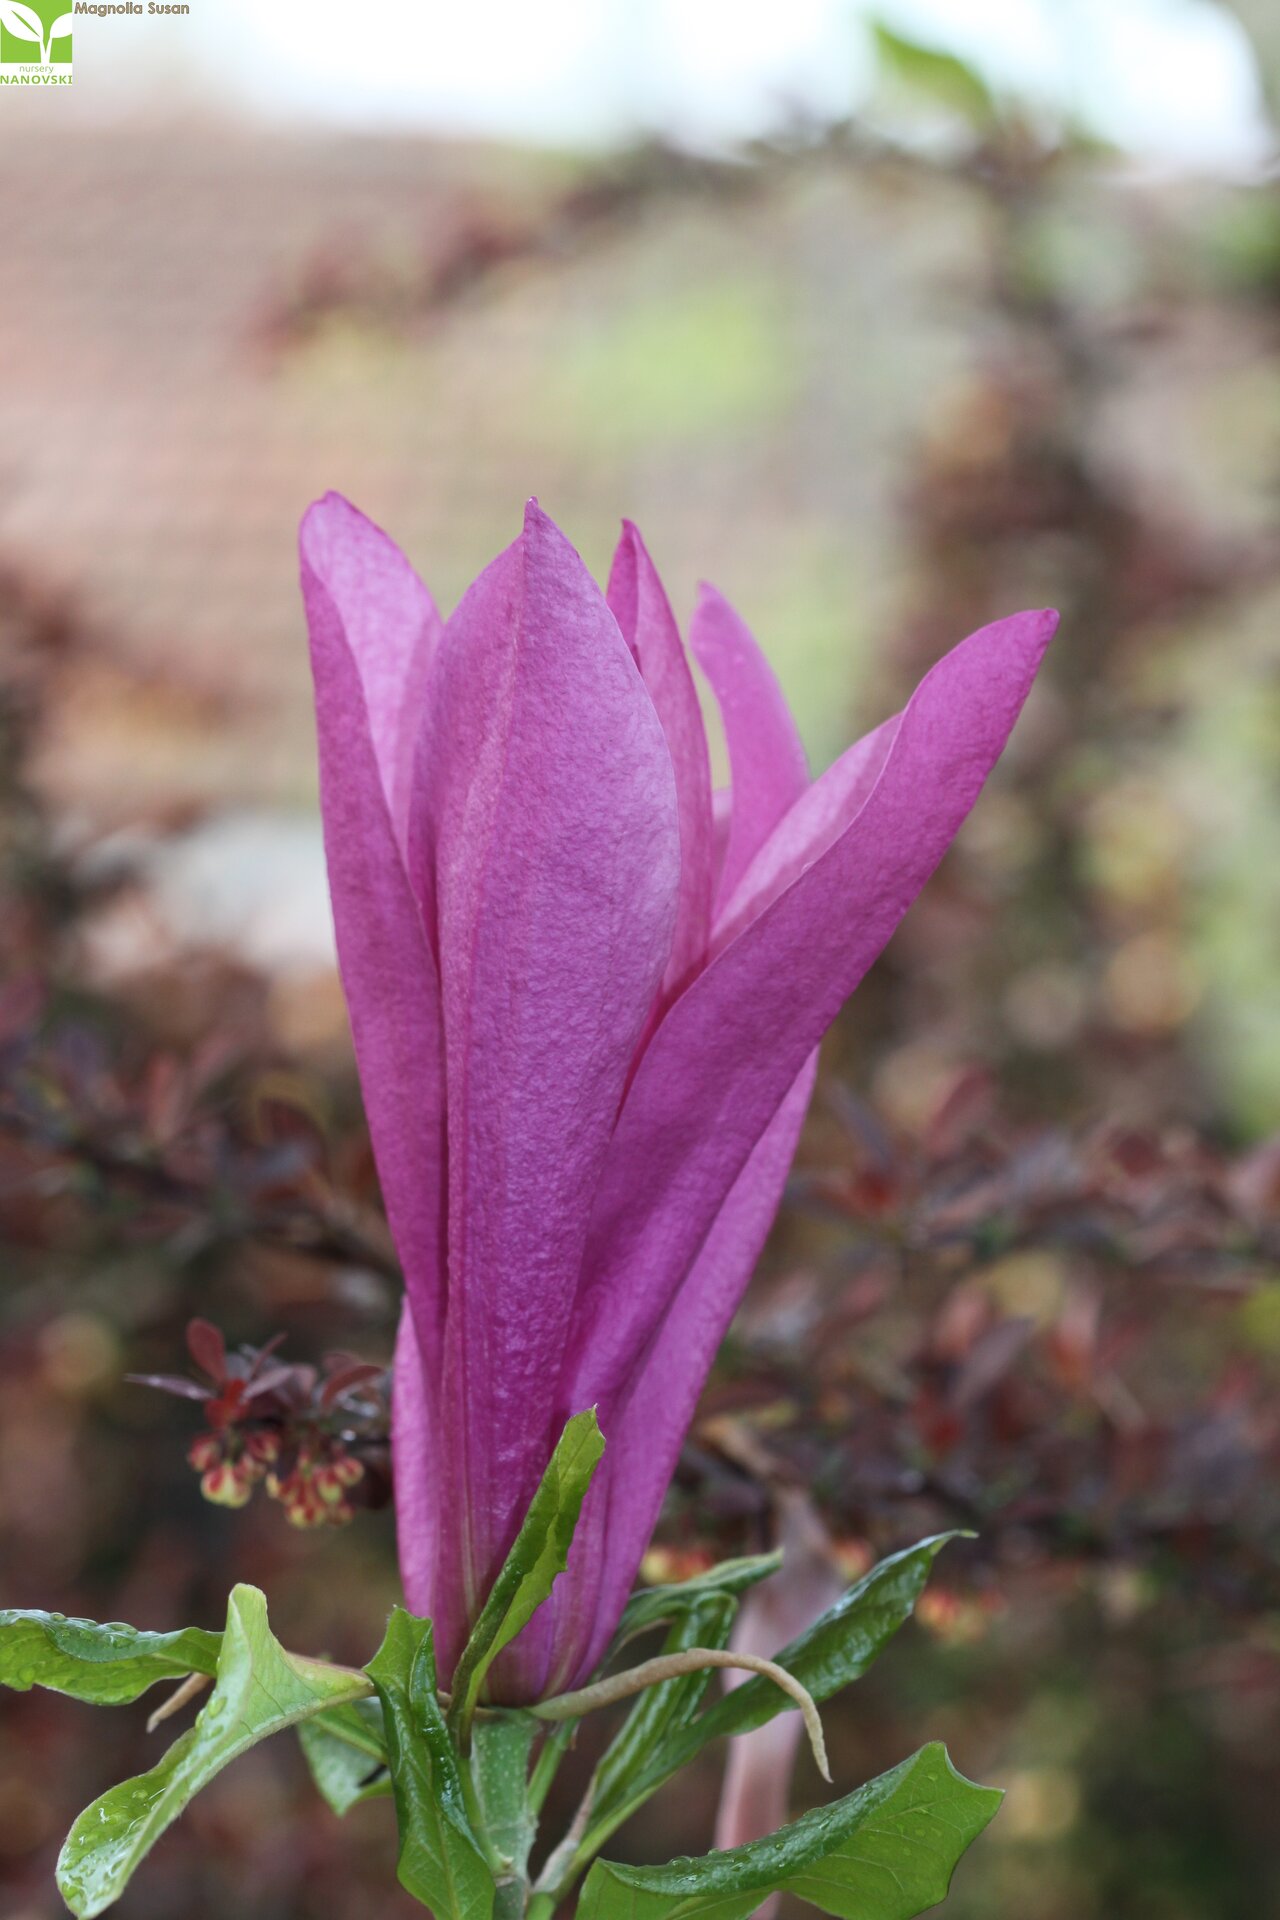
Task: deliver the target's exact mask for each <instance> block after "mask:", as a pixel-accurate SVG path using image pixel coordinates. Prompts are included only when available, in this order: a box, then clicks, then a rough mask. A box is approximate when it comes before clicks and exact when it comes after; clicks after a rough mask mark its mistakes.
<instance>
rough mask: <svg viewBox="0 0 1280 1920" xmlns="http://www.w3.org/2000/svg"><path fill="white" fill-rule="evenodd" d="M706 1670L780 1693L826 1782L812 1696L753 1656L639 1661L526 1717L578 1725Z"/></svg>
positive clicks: (718, 1652) (699, 1651) (711, 1653)
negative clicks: (756, 1680)
mask: <svg viewBox="0 0 1280 1920" xmlns="http://www.w3.org/2000/svg"><path fill="white" fill-rule="evenodd" d="M705 1667H734V1668H738V1669H741V1670H744V1671H746V1672H748V1673H759V1674H763V1675H764V1676H765V1678H766V1679H768V1680H772V1681H773V1683H774V1685H775V1686H778V1687H781V1689H782V1691H783V1692H784V1693H785V1694H787V1695H788V1696H789V1697H790V1698H791V1699H792V1700H794V1701H795V1703H796V1705H797V1706H798V1707H799V1709H800V1711H801V1713H802V1714H803V1716H804V1725H805V1732H806V1733H807V1734H808V1736H809V1745H810V1746H811V1747H812V1749H813V1758H814V1762H815V1764H816V1765H817V1768H818V1772H819V1773H820V1774H821V1775H822V1777H823V1779H824V1780H826V1781H830V1779H831V1773H830V1769H829V1768H828V1766H827V1746H826V1741H825V1740H824V1738H823V1734H822V1721H821V1719H820V1718H819V1716H818V1709H817V1706H816V1705H815V1703H814V1698H813V1695H812V1694H811V1693H810V1692H809V1689H808V1688H807V1687H805V1686H802V1685H801V1683H800V1681H799V1680H797V1679H796V1677H795V1675H794V1674H791V1673H788V1672H787V1670H786V1668H785V1667H780V1666H779V1665H778V1663H777V1661H776V1660H765V1659H762V1658H761V1657H760V1656H759V1655H757V1654H754V1653H734V1652H732V1651H729V1650H726V1649H725V1648H722V1647H688V1648H686V1650H685V1651H684V1652H683V1653H660V1654H658V1655H656V1656H655V1658H654V1659H652V1660H644V1661H642V1662H641V1664H640V1665H639V1666H638V1667H628V1668H627V1669H626V1671H625V1672H624V1673H613V1674H610V1675H609V1677H608V1678H607V1679H605V1680H597V1681H595V1682H594V1684H593V1685H591V1686H589V1687H579V1688H577V1689H576V1691H574V1692H573V1693H561V1694H558V1695H557V1696H556V1697H555V1698H554V1699H552V1700H541V1701H539V1702H538V1704H537V1706H535V1707H531V1708H530V1709H529V1711H530V1712H531V1713H534V1714H536V1715H537V1717H538V1719H539V1720H577V1719H579V1718H580V1717H581V1716H582V1715H583V1714H584V1713H594V1712H595V1711H596V1709H597V1708H598V1707H609V1706H612V1705H613V1703H614V1701H615V1700H626V1699H629V1698H630V1696H631V1695H632V1694H633V1693H641V1692H643V1690H644V1689H645V1688H646V1687H656V1686H659V1685H660V1684H661V1683H662V1681H664V1680H674V1679H676V1678H677V1677H678V1676H679V1675H680V1674H682V1673H698V1672H700V1671H701V1670H702V1669H703V1668H705Z"/></svg>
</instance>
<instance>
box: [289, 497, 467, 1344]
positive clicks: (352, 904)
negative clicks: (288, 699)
mask: <svg viewBox="0 0 1280 1920" xmlns="http://www.w3.org/2000/svg"><path fill="white" fill-rule="evenodd" d="M348 512H349V510H348V509H346V508H345V507H342V508H341V509H336V508H334V507H333V506H332V505H331V504H329V503H324V502H322V503H321V505H320V506H319V507H318V508H312V510H311V512H310V513H309V514H308V516H307V518H306V520H305V521H304V522H303V526H302V535H301V551H302V593H303V599H304V602H305V605H306V611H307V623H308V626H309V629H310V635H311V666H312V673H313V675H314V678H315V689H316V725H317V733H318V738H319V749H320V808H321V815H322V818H323V823H324V843H325V856H326V859H327V861H328V867H329V891H330V894H331V897H332V901H333V921H334V932H335V934H336V937H337V946H338V966H339V970H340V972H341V975H342V984H343V988H344V991H345V993H346V996H347V1007H348V1010H349V1012H350V1015H351V1032H352V1038H353V1040H354V1042H355V1050H356V1061H357V1063H358V1065H359V1068H360V1083H361V1087H362V1089H363V1092H364V1103H365V1112H366V1114H367V1116H368V1121H369V1132H370V1136H371V1138H372V1141H373V1151H374V1157H375V1159H376V1161H377V1165H378V1175H379V1178H380V1180H381V1182H382V1192H383V1198H384V1200H385V1202H386V1207H387V1215H388V1218H389V1220H390V1223H391V1231H392V1233H393V1235H394V1237H395V1243H396V1247H397V1249H398V1251H399V1254H400V1260H401V1264H402V1266H403V1268H404V1274H405V1283H406V1285H407V1287H408V1290H409V1293H410V1296H411V1298H412V1300H413V1303H414V1311H415V1313H416V1315H417V1317H418V1326H419V1333H420V1337H421V1338H422V1340H423V1342H424V1344H427V1348H428V1351H430V1343H433V1342H435V1341H436V1339H437V1335H438V1329H439V1327H440V1324H441V1321H442V1316H443V1306H444V1297H443V1296H444V1256H443V1251H442V1244H441V1236H442V1231H443V1215H444V1207H443V1172H442V1169H443V1159H444V1101H443V1060H442V1038H441V1031H440V990H439V983H438V980H437V976H436V968H435V962H434V960H433V958H432V955H431V949H430V947H429V945H428V943H427V940H426V937H425V935H424V932H423V927H422V920H421V916H420V914H419V912H418V907H417V903H416V902H415V900H414V897H413V893H412V891H411V889H410V886H409V880H408V876H407V874H406V872H405V867H404V862H403V859H402V857H401V851H400V847H399V845H398V844H397V838H396V834H395V831H394V829H393V826H392V818H391V812H390V807H389V801H388V796H387V789H386V786H385V784H384V780H383V771H382V769H380V767H379V764H378V759H377V754H376V750H375V744H374V737H373V730H372V725H371V722H370V717H369V710H368V707H367V704H366V700H365V690H364V684H363V682H362V679H361V674H360V670H359V665H358V662H357V658H356V653H355V650H354V647H353V644H352V640H351V637H350V631H349V623H350V622H354V623H355V624H356V625H360V624H361V623H360V618H359V616H358V614H357V612H356V611H355V610H354V609H352V608H350V607H348V606H347V605H346V603H345V601H344V602H342V603H340V602H339V600H338V599H337V598H336V597H335V592H334V591H333V590H331V587H330V583H329V569H330V567H332V568H333V570H334V573H335V577H336V579H337V581H338V583H339V588H340V589H345V587H346V586H348V585H349V584H350V581H351V578H352V574H351V547H350V546H349V545H348V544H347V542H346V534H347V533H348V532H351V531H353V529H352V523H351V522H350V521H348V519H347V514H348ZM356 518H357V521H358V516H357V517H356ZM335 528H336V533H335ZM353 537H354V538H355V539H356V541H357V543H359V542H363V541H364V540H365V539H366V538H367V537H372V538H373V539H375V540H376V541H377V542H381V541H382V538H383V537H382V536H381V535H374V534H373V530H372V529H369V528H368V527H367V523H366V522H359V524H358V527H356V528H355V529H354V531H353ZM362 631H363V632H364V634H365V641H364V644H365V645H366V646H370V645H371V644H372V643H371V639H370V634H369V630H368V629H367V628H363V627H362ZM375 679H376V676H375Z"/></svg>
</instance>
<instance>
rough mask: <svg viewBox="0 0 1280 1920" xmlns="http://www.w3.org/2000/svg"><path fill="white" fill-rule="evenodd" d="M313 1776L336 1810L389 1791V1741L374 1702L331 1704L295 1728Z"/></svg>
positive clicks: (340, 1811) (347, 1808)
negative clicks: (344, 1704) (341, 1705)
mask: <svg viewBox="0 0 1280 1920" xmlns="http://www.w3.org/2000/svg"><path fill="white" fill-rule="evenodd" d="M298 1744H299V1745H300V1747H301V1748H302V1751H303V1754H304V1755H305V1757H306V1762H307V1765H308V1766H309V1767H310V1769H311V1777H312V1779H313V1780H314V1781H315V1783H316V1785H317V1787H318V1788H319V1789H320V1792H321V1793H322V1794H323V1795H324V1797H325V1799H326V1800H327V1801H328V1803H329V1805H330V1806H331V1807H332V1808H333V1811H334V1812H335V1813H337V1814H345V1813H350V1811H351V1809H352V1807H354V1806H358V1805H359V1804H360V1802H361V1801H363V1800H378V1799H382V1798H384V1797H386V1796H387V1795H389V1794H390V1792H391V1774H390V1771H389V1769H388V1765H387V1740H386V1732H385V1729H384V1726H383V1719H382V1708H381V1706H380V1704H379V1703H378V1701H377V1700H355V1701H352V1703H351V1704H350V1705H349V1706H345V1707H331V1708H329V1709H328V1710H327V1711H326V1712H324V1713H318V1714H317V1715H316V1716H315V1718H314V1720H304V1721H303V1722H302V1724H301V1725H300V1726H299V1728H298Z"/></svg>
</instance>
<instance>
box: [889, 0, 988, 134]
mask: <svg viewBox="0 0 1280 1920" xmlns="http://www.w3.org/2000/svg"><path fill="white" fill-rule="evenodd" d="M871 32H872V37H873V39H874V42H875V49H876V57H877V59H878V60H879V63H880V67H881V70H882V71H883V72H884V73H887V74H889V75H890V76H892V77H893V78H895V79H897V80H900V81H902V82H903V84H904V85H905V86H907V87H909V88H910V89H911V90H912V92H914V93H917V94H921V95H924V96H925V97H926V98H927V99H930V100H934V101H936V102H937V103H938V104H939V105H940V106H943V107H946V108H948V109H949V110H950V111H951V112H953V113H960V114H963V115H964V117H965V119H966V120H968V121H969V122H970V123H971V125H973V126H975V127H979V128H987V127H990V126H991V125H992V124H993V123H994V122H995V121H996V120H997V119H998V117H999V116H998V113H997V109H996V103H995V99H994V96H993V95H992V92H991V89H990V87H989V86H988V85H987V83H986V81H985V80H984V79H983V78H982V75H981V74H980V73H979V72H978V71H977V70H976V68H974V67H971V66H970V65H969V64H968V62H967V61H964V60H961V59H960V57H959V56H958V55H957V54H954V53H946V52H944V51H943V49H942V48H941V47H927V46H924V45H923V44H922V43H921V42H920V41H918V40H911V39H908V38H907V36H906V35H905V34H901V33H895V32H894V30H893V28H892V27H887V26H886V25H885V24H884V22H883V21H882V20H873V21H872V22H871Z"/></svg>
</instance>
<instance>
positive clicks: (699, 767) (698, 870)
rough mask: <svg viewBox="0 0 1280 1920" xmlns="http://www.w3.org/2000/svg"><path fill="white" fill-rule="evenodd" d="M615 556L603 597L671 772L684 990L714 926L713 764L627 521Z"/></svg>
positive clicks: (674, 982) (670, 978)
mask: <svg viewBox="0 0 1280 1920" xmlns="http://www.w3.org/2000/svg"><path fill="white" fill-rule="evenodd" d="M622 529H623V530H622V538H621V540H619V542H618V548H617V552H616V553H615V554H614V556H613V567H612V569H611V571H610V574H609V589H608V594H607V596H606V597H607V599H608V602H609V606H610V609H611V611H612V612H613V615H614V617H615V619H616V620H617V622H618V625H619V627H620V628H621V629H622V637H623V639H624V640H625V641H626V642H627V645H628V646H629V647H630V648H631V651H632V653H633V654H634V655H635V658H636V664H637V665H638V666H639V668H640V672H641V674H642V675H643V677H644V683H645V685H646V687H647V688H648V689H649V695H650V698H651V699H652V701H653V704H654V706H655V707H656V708H657V712H658V718H659V720H661V722H662V730H663V732H664V733H665V734H666V737H667V746H668V747H669V748H670V751H671V760H672V765H673V766H674V768H675V777H676V797H677V801H678V804H679V811H680V898H679V903H678V906H677V909H676V926H675V933H674V935H673V936H672V941H671V958H670V960H669V962H668V963H667V972H666V978H665V980H664V982H663V985H664V988H665V989H666V991H667V992H668V993H671V992H673V991H675V990H676V989H677V988H678V987H680V986H681V985H683V983H684V982H685V980H686V979H687V978H688V977H689V975H690V974H691V973H692V972H693V970H694V969H695V968H696V967H697V966H699V965H700V964H701V962H702V960H703V958H704V956H705V953H706V948H707V939H708V934H709V931H710V922H711V860H712V844H711V764H710V761H709V760H708V757H707V736H706V732H705V730H704V728H703V725H702V710H701V708H700V707H699V705H698V694H697V690H696V688H695V687H694V684H693V675H692V673H690V671H689V663H688V661H687V660H686V658H685V652H684V646H683V644H682V643H681V639H680V633H679V629H678V628H677V626H676V623H675V616H674V615H673V614H672V611H671V604H670V602H669V601H668V599H667V596H666V593H665V592H664V590H663V586H662V582H661V580H660V579H659V578H658V574H657V570H656V569H655V567H654V564H653V561H652V560H651V559H650V558H649V554H648V552H647V550H646V548H645V544H644V541H643V540H642V539H641V538H640V533H639V530H638V529H637V528H636V527H635V526H633V525H632V523H631V521H630V520H624V521H623V523H622Z"/></svg>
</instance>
